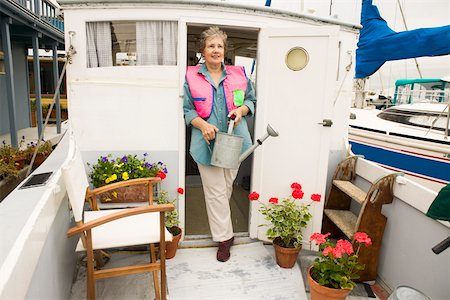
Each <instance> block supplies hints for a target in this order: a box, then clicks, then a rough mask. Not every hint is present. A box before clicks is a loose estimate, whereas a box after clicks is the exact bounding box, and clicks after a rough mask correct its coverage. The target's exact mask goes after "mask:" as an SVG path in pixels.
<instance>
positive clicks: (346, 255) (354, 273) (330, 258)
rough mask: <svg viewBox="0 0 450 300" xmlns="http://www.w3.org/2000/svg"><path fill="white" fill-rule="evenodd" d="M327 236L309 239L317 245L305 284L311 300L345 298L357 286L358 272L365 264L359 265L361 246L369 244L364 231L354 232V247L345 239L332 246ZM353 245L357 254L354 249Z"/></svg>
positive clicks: (318, 234) (313, 236) (315, 236)
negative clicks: (307, 283)
mask: <svg viewBox="0 0 450 300" xmlns="http://www.w3.org/2000/svg"><path fill="white" fill-rule="evenodd" d="M329 235H330V233H327V234H320V233H314V234H313V235H311V237H310V240H311V241H314V242H315V243H316V245H319V257H318V258H316V259H315V261H314V264H313V265H312V266H311V267H310V268H309V269H308V282H309V286H310V291H311V299H312V300H317V299H336V300H337V299H345V298H346V297H347V295H348V294H349V293H350V292H351V290H352V289H353V288H354V287H355V286H356V283H355V282H354V280H355V279H358V278H359V275H358V272H359V271H360V270H364V267H365V266H364V265H362V264H360V263H358V254H359V251H360V249H361V245H362V244H364V245H365V246H366V247H368V246H370V245H371V244H372V241H371V239H370V237H369V236H368V235H367V233H365V232H356V233H355V235H354V236H353V244H352V243H351V242H349V241H348V240H338V241H337V242H336V243H333V242H331V241H329V239H327V237H328V236H329ZM355 246H356V251H355V250H354V247H355Z"/></svg>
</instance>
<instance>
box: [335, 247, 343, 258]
mask: <svg viewBox="0 0 450 300" xmlns="http://www.w3.org/2000/svg"><path fill="white" fill-rule="evenodd" d="M342 252H344V251H342V249H339V248H337V247H336V248H333V256H334V257H336V258H341V257H342Z"/></svg>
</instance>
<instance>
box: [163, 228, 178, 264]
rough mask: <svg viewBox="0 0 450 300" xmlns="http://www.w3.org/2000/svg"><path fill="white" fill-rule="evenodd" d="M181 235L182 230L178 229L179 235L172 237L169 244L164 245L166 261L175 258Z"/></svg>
mask: <svg viewBox="0 0 450 300" xmlns="http://www.w3.org/2000/svg"><path fill="white" fill-rule="evenodd" d="M181 233H182V230H181V228H180V233H179V234H177V235H174V236H173V237H172V241H171V242H167V243H166V259H171V258H174V257H175V254H176V253H177V249H178V243H179V242H180V239H181Z"/></svg>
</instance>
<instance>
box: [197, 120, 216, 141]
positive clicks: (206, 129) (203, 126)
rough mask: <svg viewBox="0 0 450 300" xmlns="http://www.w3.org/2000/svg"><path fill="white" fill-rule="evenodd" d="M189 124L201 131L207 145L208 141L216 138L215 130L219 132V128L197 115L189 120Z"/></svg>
mask: <svg viewBox="0 0 450 300" xmlns="http://www.w3.org/2000/svg"><path fill="white" fill-rule="evenodd" d="M191 124H192V125H193V126H195V127H197V128H198V129H200V131H201V132H202V135H203V138H204V139H205V142H206V143H207V144H208V145H209V141H211V140H214V139H215V138H216V132H219V128H217V127H216V126H214V125H212V124H209V123H208V122H206V121H205V120H203V119H202V118H200V117H197V118H195V119H193V120H192V121H191Z"/></svg>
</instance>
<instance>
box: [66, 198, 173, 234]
mask: <svg viewBox="0 0 450 300" xmlns="http://www.w3.org/2000/svg"><path fill="white" fill-rule="evenodd" d="M174 209H175V205H173V204H158V205H148V206H144V207H136V208H130V209H123V210H121V211H119V212H116V213H112V214H110V215H107V216H104V217H101V218H98V219H96V220H93V221H91V222H87V223H84V224H82V225H81V226H75V227H72V228H70V229H69V230H68V231H67V236H68V237H71V236H73V235H75V234H77V233H81V232H83V231H87V230H90V229H92V228H94V227H97V226H100V225H103V224H105V223H108V222H111V221H114V220H117V219H121V218H125V217H130V216H134V215H140V214H145V213H151V212H166V211H172V210H174Z"/></svg>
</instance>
